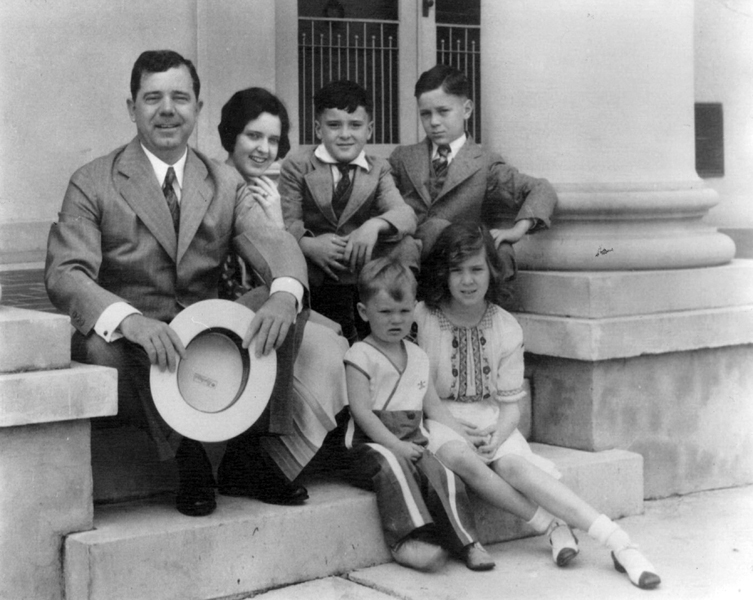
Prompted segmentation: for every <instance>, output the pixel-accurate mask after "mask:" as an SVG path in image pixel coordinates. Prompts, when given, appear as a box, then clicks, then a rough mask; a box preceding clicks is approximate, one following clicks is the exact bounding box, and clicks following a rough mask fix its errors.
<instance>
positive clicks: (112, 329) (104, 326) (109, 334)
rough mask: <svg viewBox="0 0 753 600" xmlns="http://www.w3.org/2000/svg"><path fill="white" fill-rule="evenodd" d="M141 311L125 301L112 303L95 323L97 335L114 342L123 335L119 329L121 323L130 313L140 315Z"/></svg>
mask: <svg viewBox="0 0 753 600" xmlns="http://www.w3.org/2000/svg"><path fill="white" fill-rule="evenodd" d="M140 314H141V312H140V311H138V310H136V309H135V308H134V307H133V306H131V305H130V304H126V303H125V302H115V303H114V304H110V306H108V307H107V308H106V309H105V310H103V311H102V314H101V315H99V319H97V322H96V323H95V324H94V331H95V333H96V334H97V335H99V336H100V337H101V338H103V339H104V340H105V341H106V342H114V341H115V340H119V339H120V338H122V337H123V334H121V333H120V331H118V328H119V327H120V324H121V323H122V322H123V319H125V318H126V317H127V316H129V315H140Z"/></svg>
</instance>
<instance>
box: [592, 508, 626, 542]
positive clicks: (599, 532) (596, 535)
mask: <svg viewBox="0 0 753 600" xmlns="http://www.w3.org/2000/svg"><path fill="white" fill-rule="evenodd" d="M618 532H622V536H624V539H623V537H622V536H621V535H619V533H618ZM614 533H618V535H617V538H615V540H614V542H619V543H620V544H621V545H620V546H618V549H619V548H623V547H624V546H627V545H628V544H629V543H630V538H629V537H628V534H627V533H625V531H624V530H623V529H622V528H621V527H620V526H619V525H617V523H615V522H614V521H612V519H610V518H609V517H608V516H606V515H599V516H598V517H596V520H595V521H594V522H593V523H591V527H589V528H588V535H590V536H591V537H592V538H593V539H595V540H596V541H597V542H599V543H600V544H601V545H602V546H606V547H607V548H609V549H610V550H615V548H613V547H612V545H611V544H609V543H608V540H609V539H610V537H612V534H614ZM622 542H624V543H622Z"/></svg>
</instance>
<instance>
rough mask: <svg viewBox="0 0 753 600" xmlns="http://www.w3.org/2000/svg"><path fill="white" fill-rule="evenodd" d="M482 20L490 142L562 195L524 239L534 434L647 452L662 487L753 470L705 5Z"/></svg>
mask: <svg viewBox="0 0 753 600" xmlns="http://www.w3.org/2000/svg"><path fill="white" fill-rule="evenodd" d="M482 23H483V25H482V36H481V54H482V56H481V60H482V63H481V64H482V106H483V115H482V118H483V120H484V127H483V131H484V145H485V146H487V147H490V148H492V149H494V150H497V151H499V152H500V153H501V154H502V155H503V156H505V157H506V158H507V159H508V161H509V162H510V163H511V164H513V165H515V166H516V167H518V168H519V169H520V170H522V171H523V172H526V173H530V174H532V175H537V176H543V177H546V178H548V179H549V180H550V181H551V182H552V183H553V184H554V186H555V188H556V189H557V191H558V195H559V204H558V207H557V210H556V212H555V218H554V220H553V226H552V228H551V230H549V231H546V232H543V233H539V234H536V235H533V236H528V237H527V238H526V239H525V240H524V241H522V242H521V243H519V244H518V246H517V248H516V251H517V254H518V257H519V262H520V264H521V265H522V267H523V269H525V270H524V271H523V272H521V274H520V276H519V278H518V282H517V284H518V288H519V294H520V299H521V305H522V312H521V313H519V314H518V315H517V316H518V318H519V320H520V321H521V324H522V325H523V327H524V330H525V334H526V349H527V351H528V352H529V355H528V365H529V370H530V371H531V374H532V376H533V387H534V392H533V393H534V426H533V437H534V439H536V440H537V441H540V442H545V443H553V444H558V445H564V446H570V447H575V448H581V449H588V450H603V449H605V448H609V447H621V448H624V449H630V450H633V451H636V452H639V453H641V454H643V456H644V458H645V460H646V464H645V473H646V495H647V497H652V496H661V495H669V494H672V493H682V492H687V491H692V490H695V489H705V488H707V487H720V486H721V485H733V484H735V483H742V482H746V481H751V480H753V461H751V460H750V459H748V458H747V456H750V455H751V454H750V453H751V451H753V436H752V435H751V433H750V432H749V429H750V427H749V426H748V427H746V426H744V425H742V424H741V421H740V418H741V417H742V418H743V419H744V420H747V423H750V420H751V418H753V407H750V406H747V405H746V404H747V403H746V402H744V398H745V395H746V394H748V395H749V394H750V393H751V391H753V377H751V376H749V375H746V373H747V370H749V369H746V368H745V361H746V360H747V361H749V360H750V359H751V358H753V346H751V343H752V342H753V333H751V332H753V287H752V286H751V283H750V282H753V266H752V265H751V264H750V263H748V262H746V261H733V260H732V259H733V257H734V252H735V248H734V244H733V242H732V241H731V240H730V239H729V238H728V237H726V236H724V235H722V234H720V233H719V232H717V231H716V230H715V229H714V228H713V227H710V226H708V225H706V224H704V222H703V217H704V216H705V215H706V213H707V212H708V210H709V208H711V207H712V206H714V205H715V204H716V203H717V202H718V201H719V198H718V196H717V194H716V192H714V191H713V190H711V189H709V188H706V187H705V186H704V184H703V182H702V181H701V180H700V179H699V178H698V176H697V175H696V173H695V170H694V129H693V127H694V108H693V104H694V80H693V60H694V54H693V3H692V1H691V0H682V1H679V2H678V1H671V2H670V1H669V0H664V1H657V0H637V1H635V2H631V3H629V4H626V3H619V2H606V1H603V0H575V1H571V2H565V3H552V2H549V1H547V0H517V1H512V2H494V1H493V0H482ZM733 409H734V410H733ZM722 414H726V415H729V418H727V419H724V418H722V417H720V415H722ZM711 415H713V418H709V417H710V416H711ZM712 423H713V425H712ZM720 429H721V430H722V431H724V434H723V435H724V436H727V437H726V440H725V441H720V440H719V438H717V439H716V440H715V439H714V436H715V435H717V436H718V435H719V430H720ZM729 439H734V440H735V441H736V442H735V444H729V443H728V441H729ZM745 453H748V454H747V456H746V454H745ZM721 465H724V467H723V468H722V466H721Z"/></svg>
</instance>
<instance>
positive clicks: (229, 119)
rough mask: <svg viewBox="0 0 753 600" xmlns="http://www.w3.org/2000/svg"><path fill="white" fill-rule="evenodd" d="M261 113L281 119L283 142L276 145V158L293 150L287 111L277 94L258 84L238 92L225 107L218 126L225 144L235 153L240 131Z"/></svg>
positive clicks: (281, 139)
mask: <svg viewBox="0 0 753 600" xmlns="http://www.w3.org/2000/svg"><path fill="white" fill-rule="evenodd" d="M261 113H269V114H270V115H273V116H275V117H278V118H279V119H280V144H279V146H278V147H277V158H285V155H286V154H287V153H288V151H289V150H290V138H289V137H288V133H289V131H290V119H289V118H288V111H287V110H286V109H285V105H284V104H283V103H282V102H281V101H280V99H279V98H278V97H277V96H275V95H274V94H272V93H271V92H268V91H267V90H265V89H264V88H259V87H252V88H247V89H245V90H240V91H238V92H235V94H233V95H232V96H231V97H230V100H228V101H227V102H226V103H225V106H223V107H222V117H221V119H220V124H219V125H218V126H217V131H219V132H220V141H221V142H222V147H223V148H224V149H225V150H227V151H228V152H230V153H231V154H232V152H233V150H235V140H236V139H237V138H238V135H240V133H241V132H242V131H243V130H244V129H245V128H246V125H248V123H249V122H250V121H253V120H254V119H257V118H258V117H259V115H260V114H261Z"/></svg>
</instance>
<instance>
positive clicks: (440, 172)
mask: <svg viewBox="0 0 753 600" xmlns="http://www.w3.org/2000/svg"><path fill="white" fill-rule="evenodd" d="M437 154H438V155H437V157H436V158H435V159H434V160H433V161H431V165H432V167H434V176H435V177H436V178H437V179H444V177H446V175H447V167H448V166H449V165H450V163H449V162H448V160H447V157H448V156H449V155H450V147H449V146H448V145H447V144H443V145H442V146H440V147H439V148H437Z"/></svg>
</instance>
